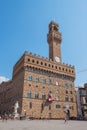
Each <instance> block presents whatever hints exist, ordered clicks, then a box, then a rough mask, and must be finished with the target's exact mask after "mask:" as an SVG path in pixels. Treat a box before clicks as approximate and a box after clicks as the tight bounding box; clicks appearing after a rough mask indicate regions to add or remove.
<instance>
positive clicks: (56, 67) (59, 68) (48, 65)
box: [28, 58, 74, 73]
mask: <svg viewBox="0 0 87 130" xmlns="http://www.w3.org/2000/svg"><path fill="white" fill-rule="evenodd" d="M30 61H31V62H32V63H36V64H39V65H44V66H47V67H50V68H54V69H58V70H62V71H66V72H69V73H74V71H73V70H71V69H67V68H62V67H58V66H54V65H51V64H48V63H44V62H42V61H35V60H34V59H32V60H31V59H29V58H28V62H30Z"/></svg>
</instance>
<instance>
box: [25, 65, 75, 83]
mask: <svg viewBox="0 0 87 130" xmlns="http://www.w3.org/2000/svg"><path fill="white" fill-rule="evenodd" d="M25 71H30V72H33V73H38V74H42V75H46V76H48V77H53V78H60V79H64V80H69V81H74V78H73V77H70V76H67V75H63V74H57V73H53V72H48V71H45V70H41V69H37V68H33V67H29V66H26V67H25Z"/></svg>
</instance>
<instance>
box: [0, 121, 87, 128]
mask: <svg viewBox="0 0 87 130" xmlns="http://www.w3.org/2000/svg"><path fill="white" fill-rule="evenodd" d="M0 130H87V121H69V122H68V124H67V123H66V124H64V120H13V121H10V120H8V121H4V122H2V121H0Z"/></svg>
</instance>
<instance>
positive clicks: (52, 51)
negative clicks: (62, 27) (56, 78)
mask: <svg viewBox="0 0 87 130" xmlns="http://www.w3.org/2000/svg"><path fill="white" fill-rule="evenodd" d="M61 40H62V36H61V33H59V26H58V24H56V23H55V22H53V21H52V22H51V23H50V24H49V33H48V35H47V41H48V44H49V59H52V61H56V62H62V58H61V48H60V44H61Z"/></svg>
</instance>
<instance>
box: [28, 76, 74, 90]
mask: <svg viewBox="0 0 87 130" xmlns="http://www.w3.org/2000/svg"><path fill="white" fill-rule="evenodd" d="M28 80H29V81H32V80H33V79H32V76H31V75H29V76H28ZM34 81H35V82H39V81H40V79H39V77H35V80H34ZM42 83H43V84H46V83H48V84H52V81H51V79H48V82H47V81H46V79H45V78H42ZM55 84H56V85H59V83H58V82H57V81H56V83H55ZM64 87H65V88H72V87H73V85H72V84H68V83H64Z"/></svg>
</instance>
